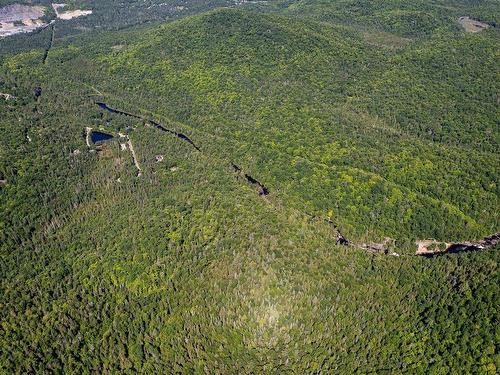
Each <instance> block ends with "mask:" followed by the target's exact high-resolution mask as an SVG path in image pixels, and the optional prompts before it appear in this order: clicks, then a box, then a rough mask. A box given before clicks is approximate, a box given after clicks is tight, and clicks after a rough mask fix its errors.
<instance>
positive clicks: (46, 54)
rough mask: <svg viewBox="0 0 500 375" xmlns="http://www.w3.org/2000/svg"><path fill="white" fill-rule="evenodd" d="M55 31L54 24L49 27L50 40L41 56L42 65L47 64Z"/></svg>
mask: <svg viewBox="0 0 500 375" xmlns="http://www.w3.org/2000/svg"><path fill="white" fill-rule="evenodd" d="M55 29H56V25H55V24H52V27H51V32H50V40H49V44H48V46H47V48H46V49H45V52H44V54H43V60H42V62H43V63H44V64H46V63H47V58H48V57H49V52H50V49H51V48H52V45H53V44H54V34H55Z"/></svg>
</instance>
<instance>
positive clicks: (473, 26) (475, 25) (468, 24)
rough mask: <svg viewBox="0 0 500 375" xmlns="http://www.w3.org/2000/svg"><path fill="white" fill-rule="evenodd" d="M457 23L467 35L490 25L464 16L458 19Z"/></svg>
mask: <svg viewBox="0 0 500 375" xmlns="http://www.w3.org/2000/svg"><path fill="white" fill-rule="evenodd" d="M458 23H459V24H460V25H462V27H463V28H464V29H465V31H466V32H468V33H478V32H480V31H483V30H486V29H487V28H489V27H490V25H488V24H487V23H484V22H480V21H477V20H473V19H472V18H470V17H466V16H464V17H460V18H459V19H458Z"/></svg>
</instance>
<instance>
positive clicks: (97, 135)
mask: <svg viewBox="0 0 500 375" xmlns="http://www.w3.org/2000/svg"><path fill="white" fill-rule="evenodd" d="M111 138H113V136H112V135H111V134H106V133H102V132H96V131H93V132H92V135H91V139H92V143H94V144H95V143H97V142H104V141H108V140H110V139H111Z"/></svg>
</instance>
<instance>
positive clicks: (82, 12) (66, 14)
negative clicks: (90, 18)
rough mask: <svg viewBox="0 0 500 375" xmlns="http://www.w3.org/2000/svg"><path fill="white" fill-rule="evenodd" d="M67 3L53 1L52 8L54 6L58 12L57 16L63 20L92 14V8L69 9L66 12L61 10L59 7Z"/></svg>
mask: <svg viewBox="0 0 500 375" xmlns="http://www.w3.org/2000/svg"><path fill="white" fill-rule="evenodd" d="M65 6H66V4H64V3H53V4H52V8H54V12H56V16H57V18H59V19H61V20H70V19H73V18H77V17H82V16H87V15H89V14H92V11H91V10H80V9H76V10H68V11H66V12H59V9H61V8H64V7H65Z"/></svg>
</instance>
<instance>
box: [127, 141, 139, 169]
mask: <svg viewBox="0 0 500 375" xmlns="http://www.w3.org/2000/svg"><path fill="white" fill-rule="evenodd" d="M127 145H128V148H129V150H130V152H131V153H132V159H134V164H135V167H136V168H137V177H141V176H142V169H141V166H140V165H139V161H138V160H137V155H136V154H135V150H134V146H133V145H132V141H131V140H130V138H129V137H127Z"/></svg>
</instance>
